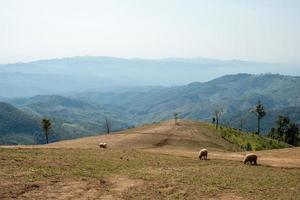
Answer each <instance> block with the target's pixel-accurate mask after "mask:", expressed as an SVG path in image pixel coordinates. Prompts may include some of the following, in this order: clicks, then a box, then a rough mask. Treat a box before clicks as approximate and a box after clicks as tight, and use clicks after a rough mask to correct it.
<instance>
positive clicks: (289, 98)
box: [75, 74, 300, 133]
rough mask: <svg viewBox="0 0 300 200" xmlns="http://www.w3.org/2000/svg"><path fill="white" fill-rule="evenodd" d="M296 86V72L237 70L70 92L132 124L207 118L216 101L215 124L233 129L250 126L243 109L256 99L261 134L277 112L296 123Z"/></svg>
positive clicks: (299, 99) (299, 106) (299, 103)
mask: <svg viewBox="0 0 300 200" xmlns="http://www.w3.org/2000/svg"><path fill="white" fill-rule="evenodd" d="M299 91H300V77H293V76H283V75H277V74H262V75H251V74H237V75H227V76H223V77H220V78H217V79H215V80H212V81H209V82H205V83H191V84H189V85H185V86H176V87H167V88H149V89H135V90H134V89H133V90H128V91H125V92H106V93H81V94H77V95H75V97H76V98H81V99H83V100H85V101H90V102H98V103H101V105H103V106H105V107H106V108H111V109H112V108H119V110H120V111H122V112H123V113H126V114H128V113H129V114H130V116H132V118H133V119H134V120H135V121H137V122H138V123H149V122H154V121H161V120H165V119H170V118H173V114H174V112H178V113H179V116H180V118H184V119H200V120H206V121H211V119H212V117H213V113H214V110H215V108H216V107H218V106H221V107H223V109H224V113H223V115H222V117H221V123H223V124H224V125H227V126H233V127H236V128H239V127H240V124H239V122H240V119H243V120H244V121H245V124H244V127H243V128H244V130H246V131H254V130H255V129H256V120H255V116H254V115H253V114H252V113H250V112H249V111H250V109H252V108H253V107H254V106H255V104H256V103H257V101H258V100H260V101H261V102H262V103H263V105H264V106H265V108H266V111H267V115H266V117H265V118H264V119H263V120H262V127H261V128H262V130H263V132H265V133H266V132H268V131H269V130H270V128H271V127H272V126H274V123H275V119H276V118H277V115H278V114H285V115H287V116H289V117H290V118H291V119H292V120H293V121H295V122H296V123H300V112H299V110H300V93H299Z"/></svg>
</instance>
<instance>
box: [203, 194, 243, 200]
mask: <svg viewBox="0 0 300 200" xmlns="http://www.w3.org/2000/svg"><path fill="white" fill-rule="evenodd" d="M203 199H208V200H245V198H244V197H240V196H237V195H236V194H233V193H223V194H217V195H215V196H214V197H206V198H203Z"/></svg>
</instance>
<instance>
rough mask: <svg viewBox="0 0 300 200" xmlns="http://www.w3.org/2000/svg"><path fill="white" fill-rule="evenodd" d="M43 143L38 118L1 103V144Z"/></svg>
mask: <svg viewBox="0 0 300 200" xmlns="http://www.w3.org/2000/svg"><path fill="white" fill-rule="evenodd" d="M41 141H42V135H41V128H40V121H39V118H38V117H36V116H34V115H31V114H29V113H26V112H24V111H22V110H19V109H17V108H15V107H13V106H11V105H9V104H7V103H3V102H0V144H36V143H40V142H41Z"/></svg>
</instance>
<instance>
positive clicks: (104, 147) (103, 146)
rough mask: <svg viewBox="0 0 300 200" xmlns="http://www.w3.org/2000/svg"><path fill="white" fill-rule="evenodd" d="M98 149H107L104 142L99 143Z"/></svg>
mask: <svg viewBox="0 0 300 200" xmlns="http://www.w3.org/2000/svg"><path fill="white" fill-rule="evenodd" d="M99 147H100V148H103V149H106V148H107V144H106V143H105V142H100V143H99Z"/></svg>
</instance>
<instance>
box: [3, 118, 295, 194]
mask: <svg viewBox="0 0 300 200" xmlns="http://www.w3.org/2000/svg"><path fill="white" fill-rule="evenodd" d="M191 123H192V124H193V123H194V122H186V123H184V124H183V125H182V126H181V127H174V126H172V125H170V124H169V123H163V124H160V125H149V126H146V127H142V128H138V129H134V130H130V131H129V132H127V133H126V132H123V133H121V134H115V135H109V136H98V137H90V138H83V139H79V140H72V141H64V142H60V143H56V144H51V145H48V146H47V145H45V146H37V147H34V146H29V147H13V148H0V167H1V168H0V199H228V200H229V199H300V165H299V161H300V155H299V152H300V151H299V150H300V149H299V148H289V149H282V150H272V151H260V152H257V154H258V155H259V165H258V166H250V165H244V164H243V163H242V162H241V159H242V155H243V154H244V152H234V151H235V150H234V149H235V147H234V146H233V145H232V144H230V143H227V142H226V141H223V140H222V137H221V136H220V137H218V135H214V134H213V133H212V132H209V131H208V130H209V129H207V127H204V126H201V127H202V128H201V127H197V126H191ZM188 127H189V128H188ZM191 127H193V128H191ZM199 128H200V132H196V130H198V129H199ZM140 135H142V136H143V137H141V136H140ZM122 137H123V139H122ZM190 137H191V138H192V137H193V138H195V139H194V140H191V139H190ZM184 138H185V139H184ZM99 141H107V142H108V145H109V148H108V149H99V148H98V147H97V143H99ZM113 141H115V143H113ZM130 141H131V142H130ZM118 145H120V146H119V148H118ZM204 145H206V146H208V149H209V160H206V161H204V160H202V161H200V160H199V159H198V158H197V150H199V148H202V147H203V146H204ZM197 146H198V147H197ZM88 147H89V148H88ZM230 149H231V150H230ZM278 157H279V158H278ZM280 157H284V158H282V159H280ZM278 159H279V160H278ZM285 159H286V160H285ZM274 163H275V164H274ZM278 163H281V164H282V165H277V164H278ZM267 165H270V166H267ZM271 166H277V167H271Z"/></svg>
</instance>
